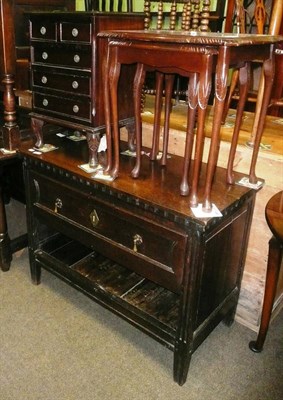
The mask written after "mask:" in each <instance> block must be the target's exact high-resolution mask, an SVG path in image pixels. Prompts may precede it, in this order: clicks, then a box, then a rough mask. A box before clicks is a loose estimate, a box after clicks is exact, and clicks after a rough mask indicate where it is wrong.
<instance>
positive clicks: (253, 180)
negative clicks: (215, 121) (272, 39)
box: [249, 46, 275, 183]
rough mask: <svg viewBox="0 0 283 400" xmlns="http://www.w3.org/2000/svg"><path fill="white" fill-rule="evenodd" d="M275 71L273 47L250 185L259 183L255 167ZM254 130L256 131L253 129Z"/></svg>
mask: <svg viewBox="0 0 283 400" xmlns="http://www.w3.org/2000/svg"><path fill="white" fill-rule="evenodd" d="M274 71H275V58H274V46H271V51H270V57H269V59H268V60H265V61H264V63H263V76H264V90H263V99H262V105H261V111H260V117H259V119H258V126H257V129H256V136H255V142H254V148H253V154H252V160H251V166H250V172H249V181H250V183H257V177H256V174H255V166H256V162H257V157H258V152H259V146H260V142H261V137H262V133H263V128H264V123H265V116H266V112H267V108H268V106H269V101H270V96H271V90H272V86H273V81H274ZM253 130H254V129H253Z"/></svg>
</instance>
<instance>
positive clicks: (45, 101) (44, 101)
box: [42, 99, 48, 107]
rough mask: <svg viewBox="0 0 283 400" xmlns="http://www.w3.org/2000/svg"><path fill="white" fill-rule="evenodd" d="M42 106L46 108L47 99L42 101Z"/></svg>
mask: <svg viewBox="0 0 283 400" xmlns="http://www.w3.org/2000/svg"><path fill="white" fill-rule="evenodd" d="M42 104H43V105H44V107H47V106H48V100H47V99H43V101H42Z"/></svg>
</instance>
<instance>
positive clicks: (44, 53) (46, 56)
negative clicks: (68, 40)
mask: <svg viewBox="0 0 283 400" xmlns="http://www.w3.org/2000/svg"><path fill="white" fill-rule="evenodd" d="M41 57H42V58H43V60H47V58H48V53H46V51H44V52H43V53H42V55H41Z"/></svg>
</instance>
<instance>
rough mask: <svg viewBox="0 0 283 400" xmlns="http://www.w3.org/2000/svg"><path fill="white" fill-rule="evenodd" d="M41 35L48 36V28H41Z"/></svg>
mask: <svg viewBox="0 0 283 400" xmlns="http://www.w3.org/2000/svg"><path fill="white" fill-rule="evenodd" d="M40 33H41V34H42V35H45V34H46V28H45V26H42V27H41V28H40Z"/></svg>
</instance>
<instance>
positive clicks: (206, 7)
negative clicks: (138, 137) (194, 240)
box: [143, 0, 210, 194]
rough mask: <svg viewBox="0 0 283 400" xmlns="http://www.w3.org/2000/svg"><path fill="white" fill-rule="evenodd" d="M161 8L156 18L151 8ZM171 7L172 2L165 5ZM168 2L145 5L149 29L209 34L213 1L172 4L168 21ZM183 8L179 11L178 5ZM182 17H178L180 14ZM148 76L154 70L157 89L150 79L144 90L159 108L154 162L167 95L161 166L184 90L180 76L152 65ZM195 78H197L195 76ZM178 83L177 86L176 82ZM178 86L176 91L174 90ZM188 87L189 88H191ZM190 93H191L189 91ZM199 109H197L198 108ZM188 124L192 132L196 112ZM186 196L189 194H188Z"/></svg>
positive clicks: (152, 157)
mask: <svg viewBox="0 0 283 400" xmlns="http://www.w3.org/2000/svg"><path fill="white" fill-rule="evenodd" d="M154 4H155V5H158V11H157V15H155V14H154V13H153V12H152V11H151V7H153V6H154ZM165 4H167V5H168V3H165ZM165 4H164V2H162V1H149V0H146V1H145V2H144V12H145V24H144V27H145V29H146V30H152V29H157V30H161V29H163V30H164V27H165V23H167V29H169V30H174V31H175V30H181V31H184V32H191V31H201V32H207V31H208V30H209V22H210V21H209V17H210V0H205V1H203V2H202V5H200V1H199V0H197V1H193V0H187V1H186V2H184V1H183V0H180V1H172V2H171V3H170V13H169V16H168V20H167V21H166V19H165V16H164V13H165V10H164V6H165ZM180 5H181V6H182V8H181V9H180V7H179V8H178V6H180ZM177 10H178V11H179V13H180V14H181V15H178V12H177ZM154 17H155V18H156V23H155V24H153V22H152V20H153V18H154ZM146 69H147V71H146V72H147V74H146V77H148V72H150V71H153V73H154V75H155V79H154V83H155V90H151V91H148V90H147V89H146V86H147V85H146V77H145V84H144V87H143V91H144V93H145V94H147V93H151V94H153V93H154V94H155V107H154V121H153V135H152V137H153V140H152V148H151V153H150V159H151V160H152V161H154V160H156V158H157V156H158V153H159V138H160V127H161V112H162V103H163V93H164V95H165V96H164V97H165V99H164V109H165V111H164V115H165V116H164V130H163V152H162V157H161V160H160V162H161V164H162V165H166V160H167V150H168V140H169V123H170V113H171V109H172V98H173V97H174V96H173V92H175V95H176V96H179V94H180V93H179V87H180V75H177V74H173V73H170V74H163V73H162V72H160V71H156V70H155V68H152V67H150V66H147V67H146ZM191 78H193V77H191ZM175 82H176V83H175ZM174 83H175V86H176V89H175V90H174ZM187 87H188V85H187ZM186 92H187V90H186ZM194 110H195V108H194ZM188 123H190V124H191V126H192V127H191V130H192V129H193V128H194V124H195V113H194V112H192V113H190V120H189V121H188ZM186 190H187V188H185V187H184V188H183V189H182V193H184V192H186ZM184 194H185V193H184Z"/></svg>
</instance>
